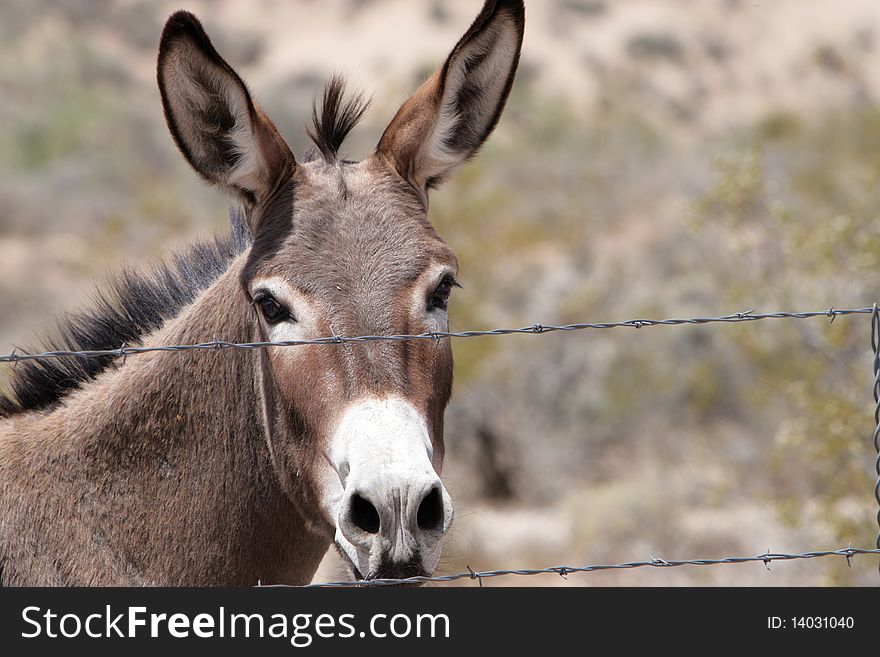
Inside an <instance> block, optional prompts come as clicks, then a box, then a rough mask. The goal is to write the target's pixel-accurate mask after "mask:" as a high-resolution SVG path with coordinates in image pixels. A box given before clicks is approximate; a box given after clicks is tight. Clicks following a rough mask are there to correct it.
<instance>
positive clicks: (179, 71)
mask: <svg viewBox="0 0 880 657" xmlns="http://www.w3.org/2000/svg"><path fill="white" fill-rule="evenodd" d="M157 78H158V82H159V89H160V92H161V95H162V106H163V108H164V110H165V119H166V121H167V123H168V127H169V130H170V131H171V134H172V136H173V137H174V141H175V142H176V144H177V146H178V148H179V149H180V151H181V153H183V155H184V157H185V158H186V160H187V161H188V162H189V163H190V165H191V166H192V167H193V168H194V169H195V170H196V171H197V172H198V173H199V174H200V175H201V176H202V177H203V178H205V179H206V180H208V181H209V182H211V183H214V184H216V185H218V186H220V187H222V188H224V189H226V190H227V191H228V192H230V193H231V194H233V195H234V196H236V197H238V198H239V199H240V200H241V201H242V202H243V203H244V204H245V205H246V206H249V207H252V206H253V205H255V204H256V203H258V202H259V200H260V199H261V198H262V197H265V196H266V195H267V194H268V193H269V192H270V191H271V189H272V187H273V185H274V184H275V183H276V181H277V179H278V176H279V175H280V174H282V173H284V172H285V171H288V170H290V169H292V166H293V165H294V164H295V161H294V158H293V154H292V153H291V152H290V149H289V148H288V146H287V144H286V143H285V142H284V140H283V139H282V138H281V136H280V134H279V133H278V130H277V129H276V128H275V126H274V125H273V124H272V122H271V121H270V120H269V119H268V117H266V116H265V115H264V114H263V112H262V111H261V110H260V109H259V108H258V107H257V106H256V105H255V104H254V102H253V100H252V99H251V96H250V93H249V92H248V90H247V87H246V86H245V84H244V82H243V81H242V80H241V78H240V77H239V76H238V74H237V73H236V72H235V71H234V70H233V69H232V67H231V66H229V64H227V63H226V61H225V60H224V59H223V58H222V57H221V56H220V55H219V53H218V52H217V51H216V49H215V48H214V46H213V45H212V44H211V40H210V39H209V38H208V35H207V34H206V33H205V30H204V28H202V25H201V23H199V21H198V19H197V18H196V17H195V16H193V15H192V14H190V13H188V12H185V11H179V12H177V13H175V14H174V15H172V16H171V18H169V19H168V22H167V23H166V25H165V29H164V31H163V33H162V40H161V43H160V46H159V61H158V66H157Z"/></svg>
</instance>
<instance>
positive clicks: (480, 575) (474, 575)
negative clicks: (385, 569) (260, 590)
mask: <svg viewBox="0 0 880 657" xmlns="http://www.w3.org/2000/svg"><path fill="white" fill-rule="evenodd" d="M859 555H878V556H880V548H877V549H873V548H872V549H868V548H854V547H847V548H841V549H838V550H816V551H812V552H801V553H796V554H787V553H783V552H769V551H768V552H765V553H763V554H758V555H755V556H753V557H725V558H723V559H674V560H671V559H659V558H657V557H653V556H652V557H651V559H650V560H649V561H629V562H626V563H616V564H593V565H589V566H551V567H549V568H534V569H531V568H517V569H513V570H484V571H475V570H472V569H471V568H470V567H468V572H466V573H455V574H454V575H440V576H437V577H408V578H405V579H371V580H354V581H345V582H324V583H320V584H308V585H306V586H305V587H304V588H351V587H355V588H368V587H374V586H375V587H379V586H401V585H412V584H426V583H428V582H454V581H456V580H461V579H470V580H477V581H479V582H480V584H481V585H482V581H483V580H484V579H491V578H494V577H508V576H530V575H559V576H561V577H563V578H567V577H568V575H571V574H574V573H593V572H598V571H603V570H632V569H635V568H678V567H681V566H721V565H730V564H742V563H750V562H759V563H763V564H764V565H765V566H767V568H768V570H769V565H770V563H771V562H773V561H794V560H798V559H820V558H824V557H844V558H845V559H846V560H847V563H848V564H849V565H850V566H852V558H853V557H855V556H859ZM262 586H266V585H265V584H264V585H262ZM275 586H284V585H275Z"/></svg>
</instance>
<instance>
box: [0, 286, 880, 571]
mask: <svg viewBox="0 0 880 657" xmlns="http://www.w3.org/2000/svg"><path fill="white" fill-rule="evenodd" d="M851 315H870V316H871V334H870V337H871V341H870V344H871V352H872V354H873V362H874V378H873V395H874V403H875V405H874V433H873V445H874V451H875V453H876V461H875V470H876V472H877V481H876V483H875V486H874V497H875V499H876V502H877V505H878V512H877V525H878V529H880V310H878V306H877V304H876V303H875V304H873V306H870V307H864V308H850V309H836V308H829V309H828V310H818V311H806V312H773V313H759V312H757V311H756V310H748V311H744V312H737V313H731V314H729V315H721V316H718V317H689V318H674V319H630V320H626V321H622V322H585V323H578V324H562V325H554V324H533V325H531V326H525V327H522V328H498V329H490V330H480V331H431V332H428V333H419V334H412V335H406V334H401V335H361V336H336V335H334V336H331V337H324V338H316V339H310V340H289V341H283V342H227V341H223V340H216V339H215V340H211V341H210V342H202V343H196V344H177V345H158V346H128V345H120V346H119V347H118V348H116V349H100V350H91V351H66V350H58V351H45V352H41V353H17V352H16V351H15V350H13V351H12V352H10V353H8V354H6V355H3V356H0V363H11V364H13V365H15V364H16V363H19V362H24V361H34V360H49V359H58V358H123V359H124V358H126V357H127V356H133V355H138V354H144V353H150V352H166V353H180V352H187V351H208V350H214V351H221V350H253V349H267V348H282V347H301V346H309V345H311V346H330V345H342V344H358V343H360V344H363V343H368V342H405V341H413V340H442V339H445V338H476V337H499V336H511V335H545V334H549V333H556V332H567V331H585V330H605V329H613V328H631V329H642V328H647V327H655V326H682V325H704V324H738V323H743V322H755V321H764V320H783V319H785V320H789V319H815V318H822V317H825V318H827V319H829V320H830V321H831V322H833V321H834V320H835V319H836V318H837V317H842V316H851ZM860 555H880V532H878V534H877V540H876V544H875V548H854V547H852V546H850V547H847V548H841V549H837V550H819V551H813V552H802V553H797V554H788V553H774V552H770V551H767V552H765V553H763V554H759V555H756V556H751V557H725V558H722V559H676V560H666V559H658V558H655V557H653V556H652V557H651V559H650V560H649V561H631V562H625V563H617V564H593V565H587V566H552V567H548V568H534V569H515V570H509V569H499V570H486V571H474V570H473V569H471V568H470V567H468V572H466V573H456V574H452V575H442V576H437V577H410V578H401V579H371V580H357V581H344V582H326V583H319V584H310V585H309V587H371V586H396V585H414V584H425V583H430V582H433V583H442V582H453V581H456V580H461V579H470V580H477V581H478V582H479V583H480V585H481V586H482V583H483V580H484V579H491V578H495V577H503V576H528V575H547V574H556V575H560V576H562V577H567V576H568V575H569V574H574V573H591V572H597V571H607V570H631V569H636V568H673V567H681V566H718V565H730V564H743V563H750V562H761V563H763V564H764V565H765V566H767V567H768V569H769V564H770V563H771V562H774V561H793V560H802V559H817V558H824V557H843V558H845V559H846V560H847V563H848V564H849V565H850V566H851V565H852V559H853V557H855V556H860Z"/></svg>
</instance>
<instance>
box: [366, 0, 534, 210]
mask: <svg viewBox="0 0 880 657" xmlns="http://www.w3.org/2000/svg"><path fill="white" fill-rule="evenodd" d="M524 29H525V8H524V7H523V2H522V0H485V4H484V5H483V11H482V12H480V15H479V16H477V19H476V20H475V21H474V24H473V25H472V26H471V28H470V29H469V30H468V31H467V32H466V33H465V35H464V36H463V37H462V38H461V40H460V41H459V42H458V44H457V45H456V46H455V48H454V49H453V50H452V53H451V54H450V55H449V57H448V58H447V60H446V63H445V64H444V65H443V66H442V67H441V68H440V69H439V70H438V71H437V72H436V73H434V75H433V76H431V77H430V78H429V79H428V81H427V82H425V83H424V84H423V85H422V86H421V87H420V88H419V89H418V90H417V91H416V92H415V94H414V95H413V96H412V98H410V99H409V100H408V101H407V102H406V103H404V104H403V107H401V108H400V111H398V112H397V115H396V116H395V117H394V119H392V121H391V123H390V124H389V125H388V128H386V130H385V133H384V134H383V135H382V139H381V140H380V141H379V145H378V147H377V152H378V154H379V155H380V156H381V157H383V158H384V159H385V160H386V161H387V162H388V163H389V164H390V165H391V166H393V167H394V168H395V169H396V170H397V173H398V174H400V176H401V177H402V178H404V179H405V180H408V181H409V183H410V184H411V185H412V186H413V187H415V188H416V189H417V190H419V191H421V192H422V194H423V195H426V194H427V191H428V189H430V188H432V187H435V186H436V185H437V184H439V183H440V182H442V181H443V179H444V178H446V176H447V175H448V174H449V173H450V172H451V171H452V170H453V169H454V168H455V167H457V166H458V165H460V164H462V163H463V162H465V161H466V160H468V159H469V158H470V157H472V156H473V155H474V154H475V153H476V152H477V151H478V150H479V148H480V146H482V145H483V142H485V141H486V139H487V138H488V137H489V134H490V133H491V132H492V130H493V129H494V128H495V124H497V123H498V119H499V117H500V116H501V111H502V110H503V109H504V105H505V103H506V102H507V97H508V95H509V94H510V88H511V86H512V85H513V78H514V76H515V75H516V68H517V65H518V64H519V54H520V49H521V48H522V41H523V31H524Z"/></svg>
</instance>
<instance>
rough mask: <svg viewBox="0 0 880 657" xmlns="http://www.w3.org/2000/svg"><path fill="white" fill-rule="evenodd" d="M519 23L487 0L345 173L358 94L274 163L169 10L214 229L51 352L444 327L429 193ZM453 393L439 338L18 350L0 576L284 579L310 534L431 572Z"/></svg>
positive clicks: (169, 55)
mask: <svg viewBox="0 0 880 657" xmlns="http://www.w3.org/2000/svg"><path fill="white" fill-rule="evenodd" d="M524 25H525V13H524V7H523V3H522V2H521V1H519V0H487V1H486V2H485V4H484V6H483V9H482V11H481V13H480V14H479V16H478V17H477V19H476V21H475V22H474V23H473V25H472V26H471V28H470V29H469V30H468V31H467V32H466V33H465V35H464V36H463V37H462V39H461V40H460V41H459V42H458V44H457V45H456V46H455V48H454V49H453V50H452V52H451V54H450V55H449V57H448V58H447V60H446V62H445V63H444V64H443V66H442V67H440V69H439V70H438V71H437V72H436V73H435V74H434V75H433V76H431V77H430V78H429V79H428V80H427V81H426V82H425V83H424V84H423V85H422V86H421V87H420V88H419V89H418V90H417V91H416V92H415V94H414V95H413V96H412V97H411V98H410V99H409V100H408V101H406V103H404V104H403V106H402V107H401V109H400V110H399V111H398V112H397V114H396V115H395V116H394V118H393V120H392V121H391V123H390V124H389V125H388V127H387V129H386V130H385V132H384V133H383V135H382V137H381V139H380V141H379V143H378V145H377V146H376V148H375V150H374V151H373V152H372V154H371V155H370V156H369V157H367V158H366V159H365V160H363V161H361V162H353V161H348V160H344V159H341V158H340V156H339V150H340V147H341V145H342V143H343V140H344V139H345V137H346V135H347V134H348V133H349V132H350V130H351V129H352V128H353V127H354V126H355V124H357V122H358V120H359V119H360V118H361V117H362V115H363V113H364V112H365V110H366V108H367V103H365V102H364V101H363V100H362V99H360V98H357V97H356V98H351V99H349V98H347V97H346V95H345V94H344V88H343V82H342V80H341V79H340V78H333V79H332V80H331V81H330V82H329V84H328V86H327V88H326V90H325V92H324V96H323V103H322V107H321V109H320V111H319V110H318V108H317V106H316V109H315V112H314V117H313V120H314V125H313V127H312V128H311V129H310V130H309V135H310V137H311V139H312V141H313V142H314V144H315V148H314V149H312V150H311V151H310V152H309V153H306V154H305V155H304V156H303V158H302V160H301V161H298V160H297V159H295V157H294V155H293V153H292V152H291V150H290V148H289V147H288V146H287V144H286V143H285V142H284V140H283V139H282V137H281V135H280V134H279V132H278V130H277V129H276V128H275V126H274V125H273V124H272V122H271V121H270V120H269V118H268V117H267V116H266V114H265V113H264V112H263V111H262V110H261V109H260V108H259V107H258V106H257V105H256V104H255V103H254V101H253V100H252V98H251V95H250V92H249V91H248V89H247V87H246V86H245V84H244V82H242V80H241V78H240V77H239V76H238V75H237V74H236V72H235V71H234V70H233V69H232V67H231V66H230V65H229V64H227V63H226V61H225V60H223V59H222V58H221V56H220V55H219V54H218V53H217V51H216V50H215V49H214V47H213V46H212V44H211V41H210V40H209V38H208V36H207V34H206V33H205V31H204V30H203V28H202V26H201V24H200V23H199V21H198V20H197V19H196V18H195V17H194V16H193V15H192V14H189V13H187V12H183V11H181V12H177V13H175V14H174V15H172V16H171V18H170V19H169V20H168V22H167V24H166V25H165V29H164V32H163V34H162V39H161V43H160V47H159V58H158V67H157V68H158V76H157V77H158V82H159V89H160V91H161V96H162V104H163V107H164V110H165V117H166V120H167V123H168V127H169V128H170V131H171V134H172V136H173V138H174V141H175V142H176V144H177V146H178V148H179V149H180V151H181V153H182V154H183V156H184V157H185V158H186V160H187V161H188V162H189V163H190V165H192V167H193V168H194V169H195V170H196V172H198V173H199V174H200V175H201V176H202V177H203V178H205V179H206V180H207V181H208V182H210V183H212V184H214V185H216V186H218V187H220V188H221V189H222V190H224V191H225V192H226V193H227V194H228V195H229V197H230V199H231V209H230V217H231V220H232V230H231V233H230V235H229V236H227V237H225V238H223V239H219V240H215V241H214V242H205V243H199V244H195V245H193V246H191V247H190V248H188V249H187V250H185V251H183V252H181V253H178V254H176V255H175V256H174V257H172V258H171V259H170V260H168V261H167V262H165V263H163V264H160V265H158V266H157V267H156V268H155V269H153V270H152V271H150V272H149V273H146V274H145V273H133V272H131V271H126V272H123V273H122V274H120V275H119V276H117V277H116V278H115V279H114V281H113V282H112V284H111V286H110V287H109V291H106V292H104V293H102V294H100V295H99V296H98V297H97V303H96V305H95V307H94V308H91V309H89V310H85V311H79V312H77V313H74V314H70V315H68V316H66V317H65V318H64V319H63V320H62V321H61V322H60V325H59V331H58V333H59V336H60V337H59V340H58V342H57V343H56V344H54V345H51V346H50V348H52V349H67V350H95V349H116V348H118V347H119V346H120V345H122V344H128V345H135V344H139V345H144V346H154V345H167V344H190V343H199V342H204V341H211V340H213V339H215V338H217V337H221V338H223V339H224V340H229V341H235V342H255V341H285V340H305V339H311V338H318V337H326V336H332V335H365V334H370V335H375V334H380V335H382V334H401V333H405V334H411V333H421V332H427V331H443V330H446V329H447V326H448V321H447V304H448V303H449V299H450V294H451V292H452V290H453V288H454V287H455V285H456V282H455V276H456V273H457V272H456V267H457V264H456V257H455V254H454V252H453V251H452V250H451V249H450V247H449V246H447V245H446V244H445V243H444V242H443V241H442V240H441V239H440V237H439V236H438V235H437V234H436V232H435V231H434V229H433V227H432V225H431V223H430V222H429V221H428V218H427V207H428V191H429V190H430V189H431V188H433V187H436V186H437V185H438V184H439V183H440V182H441V181H443V180H444V179H445V178H446V177H447V176H448V175H449V173H450V172H451V171H452V170H453V169H455V167H456V166H458V165H459V164H461V163H463V162H465V161H466V160H467V159H468V158H470V157H471V156H472V155H474V154H475V153H476V152H477V150H478V149H479V148H480V146H481V145H482V144H483V142H484V141H485V140H486V138H487V137H488V136H489V134H490V133H491V132H492V130H493V129H494V128H495V125H496V124H497V122H498V119H499V116H500V113H501V111H502V109H503V108H504V105H505V104H506V101H507V97H508V95H509V93H510V89H511V85H512V83H513V79H514V75H515V73H516V69H517V65H518V62H519V54H520V49H521V46H522V39H523V30H524ZM451 391H452V352H451V347H450V345H449V340H448V339H443V340H438V341H433V340H431V341H410V342H390V341H383V342H371V343H365V344H361V343H356V344H352V343H345V344H340V345H330V346H316V345H309V346H299V347H291V348H283V347H271V348H265V349H257V350H253V351H244V350H241V351H240V350H224V351H185V352H181V353H176V354H168V353H155V352H150V353H144V354H139V355H138V356H137V357H129V358H128V359H125V358H118V357H117V358H114V357H110V356H108V357H104V358H97V359H82V358H76V357H71V358H64V359H60V360H51V361H50V360H38V361H28V362H21V363H19V364H18V366H17V367H16V368H14V369H13V370H12V371H11V383H10V392H9V393H8V394H7V395H6V396H0V584H4V585H33V586H44V585H50V586H51V585H144V584H155V585H233V586H242V585H254V584H257V583H258V582H263V583H267V582H271V583H290V584H304V583H308V582H309V581H310V580H311V578H312V577H313V576H314V573H315V570H316V569H317V566H318V563H319V562H320V560H321V559H322V557H323V555H324V554H325V552H326V551H327V549H328V546H330V545H331V544H334V543H335V546H336V548H337V550H338V552H339V554H340V555H341V557H342V559H343V561H344V562H345V563H346V564H347V566H348V568H349V570H350V572H351V575H352V577H353V578H356V579H367V580H368V579H373V578H388V577H391V578H408V577H413V576H424V575H430V574H432V573H433V572H434V569H435V568H436V565H437V562H438V559H439V557H440V550H441V542H442V538H443V535H444V534H445V533H446V532H447V530H448V529H449V526H450V523H451V522H452V517H453V510H452V502H451V500H450V497H449V495H448V493H447V491H446V489H445V488H444V486H443V484H442V483H441V480H440V478H439V473H440V472H441V466H442V463H443V455H444V447H443V414H444V410H445V407H446V405H447V402H448V401H449V398H450V395H451Z"/></svg>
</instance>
